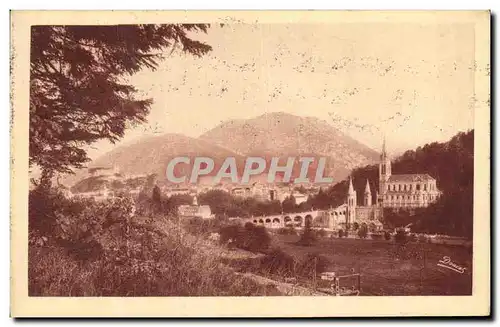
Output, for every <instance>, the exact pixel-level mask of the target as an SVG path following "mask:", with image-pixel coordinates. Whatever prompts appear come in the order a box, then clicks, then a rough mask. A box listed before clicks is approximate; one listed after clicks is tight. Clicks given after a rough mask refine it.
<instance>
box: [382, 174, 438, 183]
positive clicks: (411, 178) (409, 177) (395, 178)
mask: <svg viewBox="0 0 500 327" xmlns="http://www.w3.org/2000/svg"><path fill="white" fill-rule="evenodd" d="M433 180H435V179H434V178H432V177H431V176H430V175H429V174H400V175H391V176H390V177H389V180H388V182H389V183H390V182H400V183H404V182H406V183H408V182H428V181H433Z"/></svg>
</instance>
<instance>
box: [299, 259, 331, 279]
mask: <svg viewBox="0 0 500 327" xmlns="http://www.w3.org/2000/svg"><path fill="white" fill-rule="evenodd" d="M329 264H330V262H329V261H328V259H327V258H326V257H325V256H322V255H320V254H318V253H308V254H307V255H306V256H305V258H304V259H303V260H302V261H301V263H300V266H299V268H298V270H297V274H298V275H300V276H303V277H311V276H313V275H314V273H315V272H316V275H319V274H321V273H322V272H325V271H327V268H328V265H329Z"/></svg>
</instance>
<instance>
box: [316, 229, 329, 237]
mask: <svg viewBox="0 0 500 327" xmlns="http://www.w3.org/2000/svg"><path fill="white" fill-rule="evenodd" d="M316 236H317V237H327V236H328V233H327V232H326V230H325V229H324V228H321V229H320V230H318V231H316Z"/></svg>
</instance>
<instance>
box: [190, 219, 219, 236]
mask: <svg viewBox="0 0 500 327" xmlns="http://www.w3.org/2000/svg"><path fill="white" fill-rule="evenodd" d="M183 223H184V229H185V230H186V231H187V232H188V233H190V234H192V235H196V236H202V237H206V236H208V234H210V233H213V232H216V231H218V230H219V228H220V224H219V221H217V220H215V219H203V218H199V217H196V218H190V219H186V220H185V221H184V222H183Z"/></svg>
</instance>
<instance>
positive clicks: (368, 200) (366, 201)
mask: <svg viewBox="0 0 500 327" xmlns="http://www.w3.org/2000/svg"><path fill="white" fill-rule="evenodd" d="M364 196H365V197H364V206H366V207H371V205H372V191H371V190H370V183H369V182H368V180H366V187H365V194H364Z"/></svg>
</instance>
